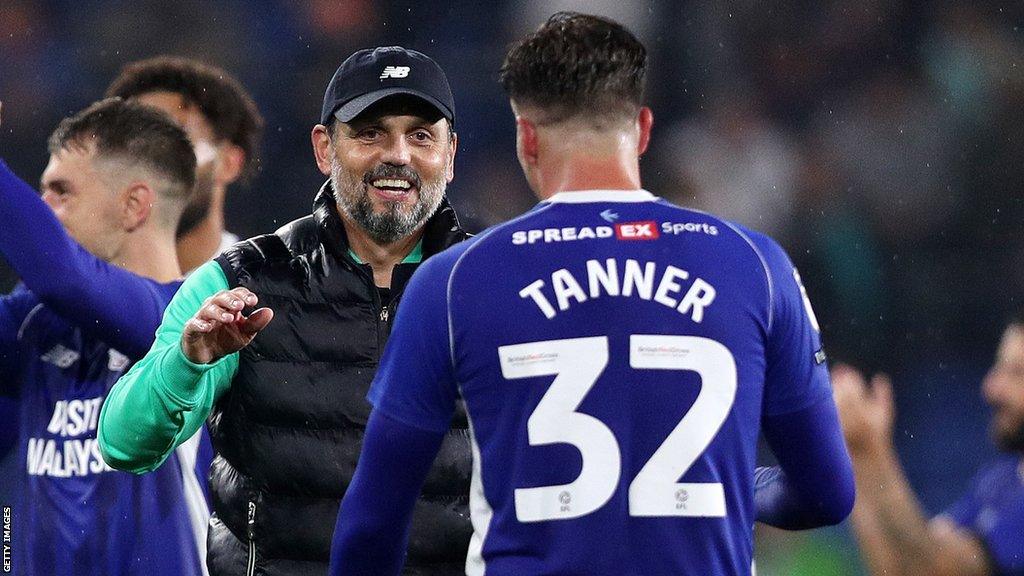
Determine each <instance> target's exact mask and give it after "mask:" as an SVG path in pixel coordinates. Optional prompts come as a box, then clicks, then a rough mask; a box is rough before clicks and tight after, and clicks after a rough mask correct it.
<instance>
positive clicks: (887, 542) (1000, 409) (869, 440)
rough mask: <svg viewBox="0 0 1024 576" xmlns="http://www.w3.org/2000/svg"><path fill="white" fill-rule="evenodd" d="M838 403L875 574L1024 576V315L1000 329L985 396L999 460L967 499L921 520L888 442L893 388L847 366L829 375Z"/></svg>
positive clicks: (859, 529)
mask: <svg viewBox="0 0 1024 576" xmlns="http://www.w3.org/2000/svg"><path fill="white" fill-rule="evenodd" d="M832 377H833V380H834V381H835V390H836V392H835V394H836V403H837V405H838V406H839V413H840V416H841V417H842V423H843V430H844V432H845V433H846V439H847V443H848V444H849V447H850V455H851V456H852V457H853V464H854V469H855V470H856V472H857V492H858V498H857V505H856V506H855V507H854V510H853V514H852V515H851V518H852V519H853V526H854V530H855V533H856V535H857V540H858V542H859V543H860V547H861V551H862V552H863V553H864V557H865V560H866V561H867V564H868V567H869V568H870V570H871V573H872V574H876V575H879V576H880V575H883V574H886V575H889V576H903V575H911V574H915V575H916V574H928V575H930V576H947V575H948V576H952V575H956V576H990V575H999V576H1024V316H1021V317H1018V318H1016V319H1015V320H1014V321H1013V322H1012V323H1011V324H1010V325H1009V326H1008V327H1007V328H1006V331H1005V332H1004V333H1003V339H1002V342H1001V343H1000V345H999V350H998V352H997V353H996V359H995V364H994V365H993V366H992V369H991V370H990V371H989V373H988V375H987V376H986V377H985V381H984V383H983V384H982V393H983V395H984V397H985V400H986V401H987V402H988V403H989V405H990V406H991V407H992V410H993V414H992V423H991V433H992V437H993V439H994V440H995V442H996V444H997V445H998V446H999V448H1000V449H1001V450H1003V451H1004V452H1005V453H1006V454H1005V456H1003V457H1001V458H999V459H998V460H996V461H995V462H993V463H991V464H990V465H988V466H986V467H985V468H984V469H983V470H981V471H980V472H979V473H978V475H977V476H976V477H975V478H974V480H973V481H972V482H971V486H970V488H969V489H968V491H967V493H966V494H964V496H963V497H962V498H961V499H960V500H959V501H957V502H956V503H954V504H953V505H952V506H951V507H950V508H949V509H947V510H946V511H945V512H944V513H942V514H939V515H938V516H936V517H935V518H933V519H932V520H930V521H929V520H928V519H927V518H926V517H925V515H924V512H923V511H922V509H921V506H920V504H918V502H917V498H916V497H915V496H914V492H913V491H912V490H911V488H910V484H909V482H908V481H907V479H906V476H905V475H904V474H903V471H902V469H901V468H900V464H899V458H898V457H897V455H896V449H895V447H894V445H893V440H892V432H893V420H894V416H895V414H894V408H893V399H892V386H891V384H890V382H889V379H888V378H887V377H886V376H884V375H877V376H875V377H874V378H873V379H872V381H871V385H870V386H869V385H868V383H867V382H866V381H865V378H864V377H863V376H862V375H861V374H860V373H859V372H857V371H856V370H854V369H853V368H850V367H849V366H837V367H836V368H835V369H834V370H833V375H832Z"/></svg>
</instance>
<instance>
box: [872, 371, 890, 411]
mask: <svg viewBox="0 0 1024 576" xmlns="http://www.w3.org/2000/svg"><path fill="white" fill-rule="evenodd" d="M871 395H872V396H873V397H874V400H875V402H877V403H879V404H882V405H884V406H892V404H893V400H892V380H890V379H889V375H888V374H883V373H878V374H875V375H874V377H872V378H871Z"/></svg>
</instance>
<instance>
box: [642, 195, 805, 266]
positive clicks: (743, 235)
mask: <svg viewBox="0 0 1024 576" xmlns="http://www.w3.org/2000/svg"><path fill="white" fill-rule="evenodd" d="M658 204H659V205H661V206H663V207H665V208H666V209H668V210H675V211H678V213H679V214H680V215H681V216H684V217H685V218H687V219H688V220H690V221H694V222H701V221H703V222H706V223H708V224H709V225H713V226H714V227H715V231H716V233H717V234H718V235H732V236H734V237H736V238H737V239H738V241H739V242H740V243H741V244H744V245H746V247H747V248H748V249H749V250H750V251H751V253H752V254H754V255H755V256H756V257H757V258H758V259H759V260H760V261H761V262H762V263H763V264H764V267H765V268H766V269H768V270H771V271H773V272H777V271H779V270H784V271H785V270H788V269H789V268H792V263H791V261H790V259H789V255H788V254H786V251H785V249H783V248H782V246H781V245H780V244H779V243H778V242H777V241H776V240H775V239H774V238H772V237H771V236H769V235H768V234H765V233H763V232H759V231H757V230H754V229H752V228H749V227H747V226H744V225H743V224H740V223H739V222H734V221H732V220H729V219H727V218H723V217H721V216H718V215H717V214H712V213H710V212H704V211H702V210H697V209H694V208H688V207H685V206H679V205H676V204H673V203H671V202H669V201H667V200H664V199H659V201H658Z"/></svg>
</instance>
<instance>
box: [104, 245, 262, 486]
mask: <svg viewBox="0 0 1024 576" xmlns="http://www.w3.org/2000/svg"><path fill="white" fill-rule="evenodd" d="M227 288H228V283H227V280H226V279H225V277H224V273H223V272H222V271H221V269H220V266H219V265H218V264H217V263H216V262H207V263H206V264H204V265H203V266H201V267H199V268H198V269H197V270H196V271H195V272H194V273H193V274H192V275H191V276H189V278H188V279H187V280H186V281H185V284H184V285H182V287H181V289H180V290H179V291H178V293H177V294H176V295H175V296H174V299H173V300H172V301H171V304H170V305H169V306H168V307H167V312H166V313H165V315H164V320H163V323H162V324H161V325H160V328H159V329H158V330H157V335H156V342H154V344H153V348H152V349H151V350H150V351H149V353H148V354H146V355H145V357H144V358H143V359H142V360H140V361H139V362H137V363H136V364H135V365H134V366H133V367H132V368H131V370H129V371H128V373H127V374H125V375H124V376H122V377H121V379H120V380H118V381H117V384H115V385H114V387H113V388H112V389H111V391H110V394H109V395H108V396H107V399H106V401H105V402H104V404H103V408H102V411H101V412H100V423H99V434H98V438H99V445H100V452H101V453H102V454H103V459H104V460H105V461H106V462H107V464H109V465H110V466H112V467H114V468H117V469H119V470H126V471H129V472H136V473H142V472H148V471H150V470H154V469H156V468H157V467H158V466H160V464H162V463H163V462H164V460H165V459H166V458H167V456H168V455H170V453H171V452H172V451H173V450H174V448H176V447H177V446H178V445H179V444H181V443H182V442H184V441H185V440H187V439H188V438H190V437H191V436H192V434H194V433H195V432H196V430H198V429H199V427H200V426H202V425H203V422H204V421H205V420H206V418H207V417H208V416H209V415H210V411H211V410H212V409H213V404H214V402H216V400H217V399H218V398H219V397H220V396H221V395H222V394H223V393H224V392H225V391H226V390H227V389H228V387H229V386H230V384H231V379H232V378H234V375H235V372H236V371H237V370H238V353H237V351H238V350H240V349H241V348H242V347H243V346H245V345H246V344H248V343H249V342H251V341H252V338H253V337H254V336H255V334H256V333H257V332H258V331H259V330H260V329H262V328H263V327H264V326H266V324H267V322H269V321H270V318H271V317H272V313H271V312H270V311H269V310H268V309H261V310H257V311H256V312H253V313H252V314H250V315H249V316H248V317H245V316H243V315H242V313H241V311H242V309H243V307H244V306H245V305H248V306H252V305H255V304H256V303H257V299H256V296H255V295H254V294H252V293H251V292H248V291H247V290H245V289H244V288H235V289H233V290H228V289H227ZM229 310H230V312H228V311H229ZM223 315H229V316H230V319H224V318H223Z"/></svg>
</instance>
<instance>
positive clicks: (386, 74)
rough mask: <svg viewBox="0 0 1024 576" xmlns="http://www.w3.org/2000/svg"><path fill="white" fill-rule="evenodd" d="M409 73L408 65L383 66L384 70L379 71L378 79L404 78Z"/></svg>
mask: <svg viewBox="0 0 1024 576" xmlns="http://www.w3.org/2000/svg"><path fill="white" fill-rule="evenodd" d="M408 75H409V67H408V66H385V67H384V71H383V72H381V73H380V79H381V80H383V79H385V78H405V77H406V76H408Z"/></svg>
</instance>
